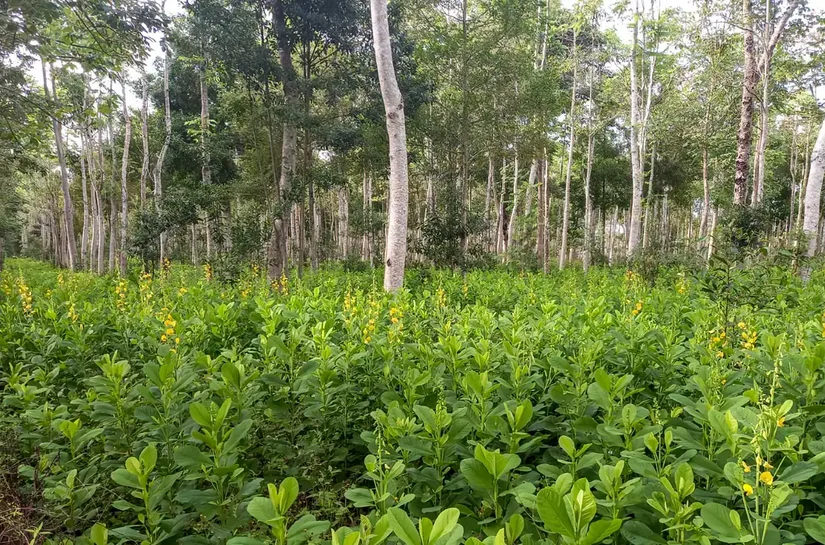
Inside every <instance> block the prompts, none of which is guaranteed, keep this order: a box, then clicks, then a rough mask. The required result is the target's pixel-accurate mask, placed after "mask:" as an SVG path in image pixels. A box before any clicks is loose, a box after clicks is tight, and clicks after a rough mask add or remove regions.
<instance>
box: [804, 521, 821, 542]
mask: <svg viewBox="0 0 825 545" xmlns="http://www.w3.org/2000/svg"><path fill="white" fill-rule="evenodd" d="M802 526H804V527H805V531H806V532H808V535H809V536H811V537H812V538H814V539H815V540H817V541H819V542H820V543H825V515H819V516H818V517H816V518H814V517H808V518H806V519H803V520H802Z"/></svg>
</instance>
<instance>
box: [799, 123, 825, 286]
mask: <svg viewBox="0 0 825 545" xmlns="http://www.w3.org/2000/svg"><path fill="white" fill-rule="evenodd" d="M810 164H811V166H810V169H809V171H808V184H807V186H806V187H805V217H804V219H803V221H802V231H803V232H804V233H805V236H806V237H807V243H808V248H807V252H806V255H807V256H808V257H809V258H810V257H813V256H814V255H815V254H816V249H817V235H818V234H819V216H820V207H821V200H822V199H821V195H822V178H823V176H825V120H823V121H822V126H821V127H820V128H819V136H817V137H816V143H815V144H814V149H813V151H812V152H811V163H810ZM809 276H810V267H809V266H806V268H805V271H804V273H803V278H804V279H805V280H806V281H807V280H808V277H809Z"/></svg>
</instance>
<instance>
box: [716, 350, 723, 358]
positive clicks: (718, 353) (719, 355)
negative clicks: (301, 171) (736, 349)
mask: <svg viewBox="0 0 825 545" xmlns="http://www.w3.org/2000/svg"><path fill="white" fill-rule="evenodd" d="M716 357H717V358H724V357H725V353H724V352H722V351H721V350H720V351H719V352H717V353H716Z"/></svg>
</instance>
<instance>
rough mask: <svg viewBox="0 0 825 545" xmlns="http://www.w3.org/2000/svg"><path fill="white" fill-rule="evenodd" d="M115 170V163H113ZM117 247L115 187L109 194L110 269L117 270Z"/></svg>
mask: <svg viewBox="0 0 825 545" xmlns="http://www.w3.org/2000/svg"><path fill="white" fill-rule="evenodd" d="M112 170H114V164H113V165H112ZM116 249H117V202H116V201H115V196H114V188H112V194H111V195H110V196H109V269H108V270H109V271H114V270H115V250H116Z"/></svg>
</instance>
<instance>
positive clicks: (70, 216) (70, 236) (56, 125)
mask: <svg viewBox="0 0 825 545" xmlns="http://www.w3.org/2000/svg"><path fill="white" fill-rule="evenodd" d="M41 65H42V68H43V92H45V93H46V98H47V99H50V100H53V101H54V104H55V107H58V106H59V104H58V101H57V88H56V87H55V80H54V69H52V74H51V79H52V95H53V96H49V86H48V79H47V77H46V62H45V61H44V60H43V59H41ZM52 131H53V132H54V144H55V150H56V152H57V162H58V163H59V165H60V189H61V191H62V192H63V210H64V214H63V221H64V223H65V231H66V242H67V247H66V250H67V253H66V258H67V260H66V261H67V263H66V265H67V266H68V268H69V269H72V270H74V269H75V267H76V266H77V243H76V242H75V237H74V206H72V194H71V191H70V190H69V171H68V169H67V168H66V156H65V154H64V152H63V123H62V122H61V121H60V120H59V119H58V116H57V115H55V116H54V117H52Z"/></svg>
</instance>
